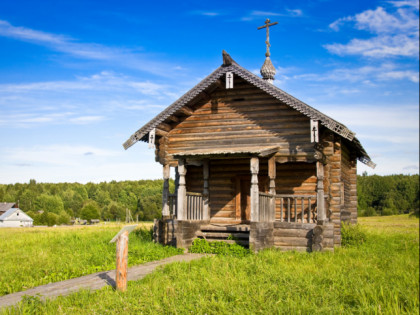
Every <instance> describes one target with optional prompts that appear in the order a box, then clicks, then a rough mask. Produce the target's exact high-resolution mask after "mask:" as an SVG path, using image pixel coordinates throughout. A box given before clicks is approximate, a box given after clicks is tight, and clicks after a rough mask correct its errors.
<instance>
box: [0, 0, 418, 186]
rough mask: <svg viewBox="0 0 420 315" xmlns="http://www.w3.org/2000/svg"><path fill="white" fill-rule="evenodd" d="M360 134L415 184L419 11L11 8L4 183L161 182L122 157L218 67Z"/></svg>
mask: <svg viewBox="0 0 420 315" xmlns="http://www.w3.org/2000/svg"><path fill="white" fill-rule="evenodd" d="M266 18H270V19H271V21H278V25H276V26H274V27H272V28H271V31H270V40H271V59H272V61H273V64H274V65H275V67H276V68H277V76H276V81H275V84H276V85H277V86H278V87H280V88H281V89H283V90H285V91H286V92H288V93H290V94H292V95H294V96H295V97H297V98H299V99H300V100H302V101H304V102H306V103H307V104H309V105H311V106H313V107H315V108H317V109H318V110H320V111H322V112H324V113H325V114H327V115H330V116H331V117H333V118H334V119H336V120H338V121H340V122H342V123H344V124H345V125H347V126H348V127H349V128H350V129H351V130H352V131H354V132H356V134H357V137H358V138H359V140H360V141H361V142H362V144H363V145H364V147H365V149H366V151H367V152H368V153H369V154H370V156H371V158H372V159H373V160H374V162H376V163H377V167H376V169H374V170H372V169H370V168H368V167H366V166H364V165H363V164H361V163H359V164H358V165H359V166H358V172H359V173H362V172H363V171H367V172H368V173H369V174H380V175H386V174H399V173H404V174H413V173H418V172H419V144H418V142H419V2H418V1H417V0H416V1H411V0H401V1H370V0H368V1H366V0H365V1H328V0H321V1H314V0H308V1H263V2H261V3H257V2H256V1H240V2H234V1H200V2H199V3H196V2H195V1H156V2H153V1H118V2H117V1H75V0H72V1H20V0H15V1H1V2H0V48H1V49H0V183H3V184H7V183H15V182H28V181H29V179H31V178H34V179H36V180H37V181H39V182H65V181H66V182H75V181H77V182H82V183H85V182H89V181H92V182H100V181H111V180H136V179H147V178H160V177H161V173H162V167H161V166H160V165H159V164H158V163H156V162H154V152H153V150H150V149H148V148H147V145H146V144H144V143H137V144H136V145H134V146H133V147H131V148H130V149H129V150H127V151H124V149H123V147H122V143H123V142H124V141H125V140H126V139H127V138H128V137H129V136H130V135H131V134H132V133H134V132H135V131H136V130H137V129H138V128H140V127H141V126H142V125H143V124H145V123H146V122H148V121H149V120H150V119H152V118H153V117H154V116H155V115H156V114H158V113H159V112H160V111H162V110H163V109H164V108H165V107H166V106H168V105H170V104H171V103H172V102H173V101H175V100H176V99H177V98H178V97H179V96H181V95H182V94H183V93H185V92H186V91H187V90H189V89H190V88H191V87H193V86H194V85H195V84H196V83H198V82H199V81H200V80H201V79H203V78H204V77H205V76H206V75H208V74H209V73H210V72H211V71H213V70H214V69H216V68H217V67H218V66H219V65H220V64H221V63H222V57H221V52H222V49H225V50H226V51H227V52H229V53H230V55H231V56H232V57H233V58H234V59H235V60H236V61H237V62H238V63H239V64H240V65H241V66H243V67H245V68H247V69H248V70H250V71H253V72H254V73H256V74H258V73H259V68H260V67H261V65H262V63H263V62H264V53H265V43H264V41H265V31H257V27H258V26H261V25H263V24H264V21H265V19H266Z"/></svg>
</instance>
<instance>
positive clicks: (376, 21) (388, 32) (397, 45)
mask: <svg viewBox="0 0 420 315" xmlns="http://www.w3.org/2000/svg"><path fill="white" fill-rule="evenodd" d="M414 10H415V8H414V9H413V7H410V8H402V5H401V8H398V9H397V10H396V11H395V12H391V13H390V12H387V11H386V10H385V9H384V8H383V7H378V8H376V9H375V10H366V11H364V12H361V13H359V14H356V15H355V16H348V17H343V18H340V19H338V20H336V21H334V22H333V23H331V24H330V25H329V27H330V28H331V29H332V30H334V31H339V30H340V27H342V26H343V25H346V24H349V23H351V24H352V25H353V26H354V27H355V28H356V29H358V30H364V31H367V32H369V33H371V34H373V35H374V36H373V37H371V38H368V39H359V38H354V39H352V40H350V41H349V42H348V43H347V44H340V43H334V44H327V45H324V47H325V48H326V49H327V50H328V51H330V52H331V53H334V54H338V55H361V56H365V57H373V58H384V57H396V56H403V57H414V58H418V56H419V40H418V38H419V22H418V12H417V14H416V12H415V11H414ZM417 10H418V9H417Z"/></svg>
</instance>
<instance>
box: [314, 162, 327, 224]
mask: <svg viewBox="0 0 420 315" xmlns="http://www.w3.org/2000/svg"><path fill="white" fill-rule="evenodd" d="M316 178H317V186H316V189H317V196H316V203H317V209H318V214H317V215H318V218H317V219H318V222H324V221H325V220H326V219H327V217H326V215H325V199H324V164H322V162H321V161H317V162H316Z"/></svg>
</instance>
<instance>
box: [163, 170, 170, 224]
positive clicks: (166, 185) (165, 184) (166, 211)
mask: <svg viewBox="0 0 420 315" xmlns="http://www.w3.org/2000/svg"><path fill="white" fill-rule="evenodd" d="M170 170H171V168H170V166H169V164H166V165H165V166H163V191H162V218H163V219H165V218H168V217H169V215H170V213H169V176H170Z"/></svg>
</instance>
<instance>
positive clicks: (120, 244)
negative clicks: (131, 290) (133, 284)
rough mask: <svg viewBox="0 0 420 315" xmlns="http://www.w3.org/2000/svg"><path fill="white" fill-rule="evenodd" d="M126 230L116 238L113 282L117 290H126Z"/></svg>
mask: <svg viewBox="0 0 420 315" xmlns="http://www.w3.org/2000/svg"><path fill="white" fill-rule="evenodd" d="M127 259H128V231H124V232H123V233H122V234H121V235H120V236H119V237H118V238H117V270H116V275H115V284H116V289H117V290H118V291H121V292H124V291H125V290H127Z"/></svg>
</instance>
